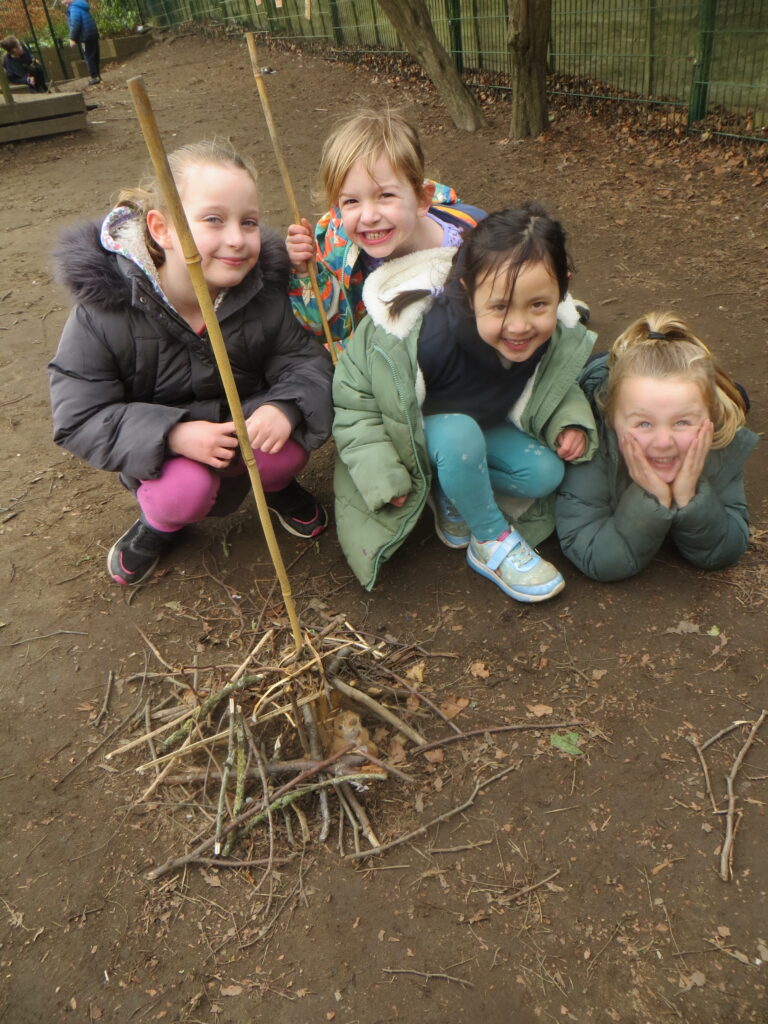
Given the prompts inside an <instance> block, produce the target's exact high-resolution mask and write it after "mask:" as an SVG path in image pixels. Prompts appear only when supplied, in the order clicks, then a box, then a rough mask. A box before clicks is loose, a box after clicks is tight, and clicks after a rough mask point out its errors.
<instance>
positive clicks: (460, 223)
mask: <svg viewBox="0 0 768 1024" xmlns="http://www.w3.org/2000/svg"><path fill="white" fill-rule="evenodd" d="M428 184H434V186H435V194H434V199H433V201H432V205H431V206H430V208H429V212H430V213H432V214H433V215H434V216H435V217H438V218H439V219H440V220H442V221H446V222H447V223H449V224H454V225H455V226H456V227H458V228H459V229H460V230H462V231H464V230H467V231H468V230H469V229H470V228H473V227H474V226H475V224H477V222H478V221H479V220H481V219H482V218H483V217H484V216H485V213H484V211H483V210H480V209H479V208H478V207H476V206H468V205H466V204H464V203H460V202H459V199H458V196H457V195H456V192H455V191H454V189H452V188H449V186H447V185H441V184H439V183H438V182H428ZM315 240H316V242H317V280H318V285H319V287H320V294H321V296H322V299H323V306H324V307H325V313H326V316H327V318H328V325H329V327H330V329H331V334H332V336H333V338H334V339H335V340H336V341H338V342H340V343H341V344H342V345H344V344H346V342H347V340H348V339H349V338H350V337H351V335H352V332H353V330H354V329H355V327H356V326H357V325H358V324H359V323H360V321H361V320H362V319H363V317H364V316H365V305H364V304H363V283H364V282H365V279H366V277H367V272H366V268H365V266H364V264H363V260H362V258H361V254H360V248H359V246H357V245H356V244H355V243H354V242H351V241H350V239H349V238H348V237H347V235H346V232H345V231H344V225H343V224H342V221H341V211H340V210H339V208H338V206H334V207H333V209H332V210H329V211H328V212H327V213H326V214H324V215H323V216H322V217H321V218H320V220H319V221H318V223H317V227H316V228H315ZM289 295H290V298H291V307H292V308H293V313H294V316H295V317H296V318H297V320H298V321H299V323H301V324H302V325H303V326H304V327H306V328H308V329H309V330H310V331H313V332H314V333H315V334H317V335H318V336H319V337H322V336H323V328H322V324H321V321H320V313H319V311H318V308H317V302H316V300H315V297H314V295H313V294H312V288H311V286H310V281H309V277H299V276H298V275H297V274H293V273H292V274H291V277H290V281H289Z"/></svg>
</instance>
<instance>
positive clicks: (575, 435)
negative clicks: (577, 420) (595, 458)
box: [555, 427, 587, 462]
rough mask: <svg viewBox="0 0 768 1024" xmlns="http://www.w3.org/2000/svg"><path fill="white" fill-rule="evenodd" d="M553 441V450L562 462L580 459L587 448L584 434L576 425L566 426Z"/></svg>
mask: <svg viewBox="0 0 768 1024" xmlns="http://www.w3.org/2000/svg"><path fill="white" fill-rule="evenodd" d="M555 443H556V444H557V448H556V449H555V451H556V453H557V454H558V455H559V456H560V458H561V459H563V461H564V462H572V461H573V459H580V458H581V457H582V455H583V454H584V452H585V451H586V450H587V437H586V434H585V433H584V431H583V430H579V428H578V427H566V428H565V430H561V431H560V433H559V434H558V435H557V439H556V442H555Z"/></svg>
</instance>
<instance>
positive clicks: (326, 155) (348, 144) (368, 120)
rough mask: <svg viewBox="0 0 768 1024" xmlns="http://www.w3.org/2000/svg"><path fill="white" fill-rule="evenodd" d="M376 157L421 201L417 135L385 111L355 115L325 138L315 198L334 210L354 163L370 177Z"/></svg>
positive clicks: (406, 123)
mask: <svg viewBox="0 0 768 1024" xmlns="http://www.w3.org/2000/svg"><path fill="white" fill-rule="evenodd" d="M380 156H386V157H387V159H388V160H389V162H390V163H391V164H392V167H393V169H394V170H395V171H396V172H397V174H398V175H400V176H401V177H402V178H404V179H405V181H407V182H408V184H409V185H411V186H412V188H413V190H414V192H415V193H416V195H417V196H418V197H419V198H420V199H422V198H423V196H424V152H423V150H422V148H421V142H420V141H419V135H418V132H417V131H416V129H415V128H414V127H413V125H412V124H411V123H410V121H406V119H405V118H404V117H403V116H402V115H401V114H398V113H397V112H396V111H394V110H389V109H387V110H380V111H377V110H361V111H358V113H356V114H352V115H351V116H350V117H347V118H345V119H344V120H343V121H341V122H340V123H339V125H338V126H337V127H336V129H335V130H334V131H333V132H332V133H331V134H330V135H329V136H328V138H327V139H326V140H325V144H324V145H323V151H322V155H321V157H320V193H321V194H320V196H319V198H320V199H321V200H322V201H323V203H324V204H325V205H327V206H336V205H337V203H338V201H339V196H340V194H341V189H342V186H343V185H344V179H345V178H346V176H347V175H348V174H349V172H350V170H351V169H352V167H353V166H354V165H355V164H356V163H357V162H358V160H360V161H362V164H363V167H365V169H366V171H368V173H369V174H370V175H371V177H373V166H374V164H375V163H376V161H377V160H378V159H379V157H380Z"/></svg>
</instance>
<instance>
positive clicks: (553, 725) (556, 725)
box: [411, 722, 584, 754]
mask: <svg viewBox="0 0 768 1024" xmlns="http://www.w3.org/2000/svg"><path fill="white" fill-rule="evenodd" d="M576 725H584V723H583V722H526V723H524V724H523V725H494V726H489V727H488V728H487V729H471V730H470V731H469V732H460V733H459V734H458V736H446V737H445V739H442V740H435V742H434V743H423V744H422V745H421V746H419V747H416V749H415V750H413V751H411V753H413V754H423V753H424V752H425V751H426V750H434V749H435V748H436V747H447V746H448V744H449V743H458V742H459V740H468V739H471V737H473V736H485V734H486V733H495V732H524V731H525V730H530V729H571V728H573V727H574V726H576Z"/></svg>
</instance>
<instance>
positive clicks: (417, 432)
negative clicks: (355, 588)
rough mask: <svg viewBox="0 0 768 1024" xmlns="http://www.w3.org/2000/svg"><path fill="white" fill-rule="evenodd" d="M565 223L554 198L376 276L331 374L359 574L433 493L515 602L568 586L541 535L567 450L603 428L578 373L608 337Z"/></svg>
mask: <svg viewBox="0 0 768 1024" xmlns="http://www.w3.org/2000/svg"><path fill="white" fill-rule="evenodd" d="M564 237H565V236H564V233H563V230H562V228H561V226H560V225H559V224H558V223H557V222H556V221H553V220H552V219H551V218H550V217H548V215H547V214H546V212H545V211H544V210H542V209H541V207H539V206H537V205H535V204H529V205H528V206H526V207H523V208H522V209H518V210H503V211H500V212H498V213H492V214H491V215H490V216H489V217H488V218H487V219H486V220H484V221H481V222H480V224H478V226H477V227H476V228H474V229H473V230H472V231H471V232H469V233H468V234H467V235H465V240H464V242H463V244H462V247H461V248H460V249H459V250H458V251H457V254H456V255H455V256H454V257H453V262H452V263H451V257H452V254H451V252H450V250H448V249H434V250H429V251H428V252H420V253H414V254H411V255H410V256H404V257H402V258H401V259H398V260H393V261H389V262H388V263H386V264H385V265H384V266H382V267H381V268H379V269H378V270H376V271H375V272H374V273H373V274H371V276H370V277H369V278H368V280H367V282H366V285H365V290H364V300H365V305H366V308H367V309H368V311H369V316H368V317H367V318H366V319H365V320H363V322H362V323H361V324H360V326H359V327H358V328H357V330H356V331H355V334H354V337H353V339H352V341H351V342H350V344H349V345H348V346H347V348H346V350H345V351H344V353H343V355H342V357H341V359H340V360H339V363H338V366H337V368H336V374H335V378H334V409H335V417H334V438H335V440H336V445H337V448H338V452H339V458H338V461H337V465H336V472H335V480H334V485H335V493H336V526H337V531H338V535H339V540H340V542H341V546H342V549H343V550H344V553H345V555H346V556H347V559H348V561H349V563H350V565H351V567H352V569H353V570H354V571H355V574H356V575H357V577H358V579H359V580H360V582H361V583H362V584H363V585H364V586H365V587H367V588H369V589H370V588H371V587H372V586H373V584H374V582H375V580H376V576H377V574H378V571H379V569H380V567H381V565H382V563H383V562H384V561H386V560H387V559H388V558H389V557H390V556H391V555H392V554H393V553H394V552H395V551H396V550H397V549H398V548H399V547H400V545H401V544H402V543H403V541H404V540H405V538H406V537H407V536H408V534H409V533H410V531H411V529H412V528H413V526H414V524H415V523H416V520H417V519H418V517H419V515H420V514H421V512H422V510H423V508H424V505H425V503H427V502H429V504H430V506H431V508H432V511H433V513H434V515H435V526H436V530H437V534H438V536H439V537H440V539H441V540H442V541H443V542H444V543H445V544H447V545H448V546H449V547H452V548H461V549H466V551H467V556H466V557H467V562H468V564H469V566H470V568H471V569H473V570H474V571H475V572H478V573H479V574H480V575H482V576H484V577H486V578H487V579H489V580H491V582H493V583H495V584H496V586H498V587H499V588H500V589H501V590H503V591H504V593H506V594H507V595H508V596H510V597H513V598H514V599H516V600H518V601H524V602H531V601H544V600H546V599H547V598H550V597H552V596H554V595H555V594H557V593H558V592H559V591H560V590H561V589H562V588H563V586H564V582H563V578H562V576H561V574H560V573H559V572H558V570H557V569H556V568H555V566H553V565H550V564H549V563H548V562H545V561H544V560H543V559H542V558H541V557H540V556H539V555H538V554H537V553H536V552H535V551H534V550H533V549H532V548H531V547H530V546H529V545H530V544H536V543H538V542H539V541H540V540H543V539H544V538H545V537H546V536H548V535H549V533H551V532H552V529H553V527H554V518H553V514H552V502H551V499H550V495H552V494H553V492H554V490H555V489H556V487H557V485H558V483H559V482H560V480H561V479H562V475H563V465H564V463H565V462H569V461H578V460H581V459H587V458H590V457H591V455H592V454H593V452H594V450H595V445H596V430H595V424H594V419H593V416H592V413H591V411H590V407H589V403H588V402H587V400H586V398H585V396H584V394H583V393H582V391H581V390H580V388H579V387H578V385H577V383H576V377H577V374H578V372H579V370H580V369H581V367H582V366H583V365H584V362H585V361H586V359H587V357H588V355H589V353H590V351H591V349H592V346H593V344H594V341H595V336H594V335H593V334H591V333H590V332H589V331H587V330H586V329H585V328H584V327H583V326H582V325H581V324H580V323H579V322H578V319H579V317H578V313H577V312H576V310H575V309H574V308H573V303H572V302H571V304H570V306H566V305H565V304H564V303H563V300H564V299H565V297H566V291H567V283H568V277H569V264H568V258H567V255H566V251H565V244H564Z"/></svg>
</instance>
